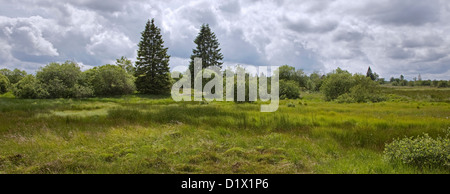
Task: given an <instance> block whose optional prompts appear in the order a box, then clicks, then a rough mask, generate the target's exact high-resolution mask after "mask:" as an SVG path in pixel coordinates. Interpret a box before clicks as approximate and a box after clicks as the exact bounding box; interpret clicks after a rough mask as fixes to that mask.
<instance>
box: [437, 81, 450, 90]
mask: <svg viewBox="0 0 450 194" xmlns="http://www.w3.org/2000/svg"><path fill="white" fill-rule="evenodd" d="M448 86H449V85H448V82H447V81H445V80H441V81H439V83H438V84H437V87H438V88H446V87H448Z"/></svg>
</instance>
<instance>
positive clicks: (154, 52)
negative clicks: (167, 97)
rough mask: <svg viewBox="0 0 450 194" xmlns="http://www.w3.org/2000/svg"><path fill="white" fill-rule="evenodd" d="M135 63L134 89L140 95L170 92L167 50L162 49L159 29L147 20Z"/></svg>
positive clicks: (153, 22) (162, 43)
mask: <svg viewBox="0 0 450 194" xmlns="http://www.w3.org/2000/svg"><path fill="white" fill-rule="evenodd" d="M141 35H142V37H141V41H140V42H139V50H138V57H137V61H136V77H137V79H136V88H137V90H138V91H139V92H140V93H142V94H165V93H168V92H170V87H171V79H170V74H169V59H170V56H169V55H168V54H167V50H168V48H165V47H164V40H163V39H162V35H161V29H159V28H158V27H157V26H156V25H155V21H154V19H152V20H151V21H150V20H149V21H148V22H147V24H146V25H145V29H144V31H143V32H142V33H141Z"/></svg>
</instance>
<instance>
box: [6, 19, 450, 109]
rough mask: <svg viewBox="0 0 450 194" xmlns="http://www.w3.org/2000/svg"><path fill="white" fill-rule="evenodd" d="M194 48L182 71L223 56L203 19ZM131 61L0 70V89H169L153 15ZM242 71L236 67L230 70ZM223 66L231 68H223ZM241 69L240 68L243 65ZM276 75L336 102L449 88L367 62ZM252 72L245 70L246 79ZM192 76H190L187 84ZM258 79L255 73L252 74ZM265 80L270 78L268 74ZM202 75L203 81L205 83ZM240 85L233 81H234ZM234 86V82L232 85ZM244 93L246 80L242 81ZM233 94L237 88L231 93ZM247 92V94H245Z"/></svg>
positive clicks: (46, 94)
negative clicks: (383, 88) (382, 71)
mask: <svg viewBox="0 0 450 194" xmlns="http://www.w3.org/2000/svg"><path fill="white" fill-rule="evenodd" d="M194 43H195V44H196V48H194V49H193V50H192V55H191V57H190V59H191V60H190V63H189V68H188V70H187V71H189V72H190V74H191V75H193V74H194V71H195V70H194V59H195V58H201V59H202V69H205V68H207V67H210V66H217V67H219V68H222V64H223V61H222V60H223V55H222V53H221V49H220V44H219V41H218V39H217V37H216V35H215V34H214V32H212V30H211V28H210V27H209V25H208V24H203V25H202V26H201V28H200V31H199V34H198V35H197V37H196V38H195V40H194ZM138 46H139V48H138V52H137V59H136V62H135V65H133V62H132V61H131V60H129V59H127V58H126V57H121V58H120V59H117V60H116V63H115V64H106V65H102V66H97V67H94V68H92V69H89V70H86V71H81V69H80V66H79V65H78V64H77V63H75V62H73V61H66V62H64V63H50V64H48V65H46V66H44V67H42V68H40V69H39V70H37V72H36V74H35V75H33V74H27V73H26V72H25V71H21V70H19V69H14V70H9V69H1V70H0V93H1V94H3V93H6V92H8V91H12V93H13V94H14V95H15V96H16V97H17V98H85V97H94V96H112V95H125V94H132V93H135V92H138V93H140V94H156V95H160V94H168V93H170V89H171V86H172V84H173V83H174V82H175V81H177V80H174V79H172V78H171V76H170V69H169V61H170V56H169V55H168V54H167V52H168V48H167V47H165V46H164V40H163V38H162V35H161V30H160V28H158V27H157V26H156V25H155V22H154V19H152V20H148V22H147V23H146V25H145V28H144V31H142V32H141V40H140V42H139V45H138ZM240 70H243V69H242V68H237V69H236V70H235V71H240ZM225 71H232V70H231V69H227V70H225ZM244 71H245V70H244ZM275 73H278V74H279V78H280V83H279V84H280V88H279V89H280V99H286V98H288V99H295V98H300V97H301V96H300V92H301V91H302V90H303V91H310V92H322V93H323V94H324V96H325V98H326V100H338V101H341V102H368V101H372V102H376V101H381V100H382V97H380V96H378V95H379V90H380V84H389V83H390V84H391V85H393V86H434V87H449V86H450V83H449V82H448V81H445V80H441V81H436V80H435V81H431V80H421V78H420V75H419V79H418V80H416V79H415V80H414V81H407V80H405V79H404V77H403V76H400V78H391V79H390V81H389V82H387V81H385V80H384V79H383V78H379V76H378V74H376V73H375V72H372V70H371V68H370V67H369V69H368V71H367V73H366V75H362V74H353V75H352V74H351V73H349V72H348V71H346V70H342V69H340V68H338V69H336V70H334V71H333V72H331V73H328V74H326V75H324V74H320V73H319V72H314V73H311V74H310V75H307V74H305V73H304V72H303V70H301V69H299V70H296V69H295V68H294V67H291V66H288V65H284V66H281V67H279V69H278V70H277V71H276V72H275ZM251 76H252V75H250V74H248V73H246V80H247V81H246V83H248V79H249V78H250V77H251ZM194 77H195V76H192V80H191V81H192V84H191V86H192V87H193V86H194V84H193V80H194ZM257 79H258V81H259V78H257ZM268 81H269V85H270V79H268ZM206 82H207V80H205V81H203V83H206ZM236 84H241V83H236V80H235V85H236ZM235 89H236V86H235ZM246 91H247V92H248V84H246ZM235 94H236V92H235ZM246 96H248V95H246Z"/></svg>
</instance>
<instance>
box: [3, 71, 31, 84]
mask: <svg viewBox="0 0 450 194" xmlns="http://www.w3.org/2000/svg"><path fill="white" fill-rule="evenodd" d="M0 74H3V75H4V76H6V77H7V78H8V79H9V81H10V83H11V84H16V83H17V82H19V81H20V80H21V79H22V78H24V77H25V76H26V75H27V72H25V71H21V70H19V69H17V68H16V69H14V70H13V71H11V70H9V69H0Z"/></svg>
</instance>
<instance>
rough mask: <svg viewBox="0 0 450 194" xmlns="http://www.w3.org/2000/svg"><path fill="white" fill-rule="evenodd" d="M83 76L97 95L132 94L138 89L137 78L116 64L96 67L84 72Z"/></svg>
mask: <svg viewBox="0 0 450 194" xmlns="http://www.w3.org/2000/svg"><path fill="white" fill-rule="evenodd" d="M82 77H83V79H86V81H85V82H87V84H88V85H90V86H91V87H92V88H93V91H94V93H95V95H97V96H108V95H123V94H131V93H133V92H134V91H135V90H136V86H135V84H134V79H135V78H134V77H133V76H132V75H131V74H129V73H127V71H125V70H124V69H123V68H122V67H120V66H116V65H103V66H100V67H95V68H93V69H90V70H88V71H85V72H83V76H82Z"/></svg>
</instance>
